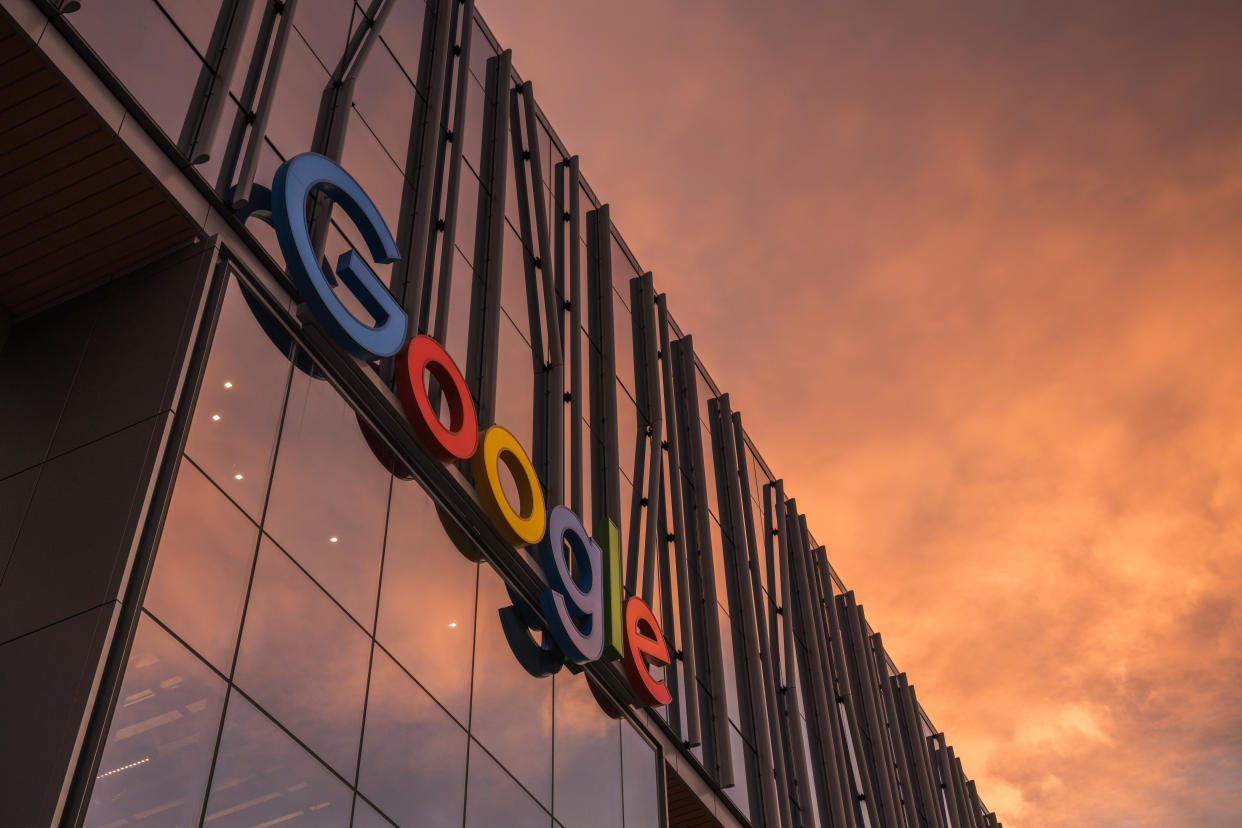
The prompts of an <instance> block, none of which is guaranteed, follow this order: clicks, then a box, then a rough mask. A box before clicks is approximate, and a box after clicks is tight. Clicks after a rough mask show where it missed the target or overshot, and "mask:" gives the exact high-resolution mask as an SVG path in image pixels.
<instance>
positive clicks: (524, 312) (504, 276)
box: [500, 225, 530, 341]
mask: <svg viewBox="0 0 1242 828" xmlns="http://www.w3.org/2000/svg"><path fill="white" fill-rule="evenodd" d="M504 240H505V241H504V250H503V251H502V253H503V255H504V260H503V261H502V262H501V282H500V306H501V307H502V308H504V310H505V313H507V314H509V318H510V319H512V320H513V324H515V325H517V329H518V330H519V331H521V332H522V337H523V338H524V339H526V340H527V341H529V340H530V311H529V310H528V309H527V307H526V265H525V264H524V263H523V260H524V257H525V255H526V254H525V248H524V247H522V240H521V239H520V238H518V234H517V231H516V230H514V229H513V228H512V227H510V226H508V225H505V232H504Z"/></svg>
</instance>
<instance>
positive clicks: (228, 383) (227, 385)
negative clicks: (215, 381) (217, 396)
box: [224, 380, 233, 388]
mask: <svg viewBox="0 0 1242 828" xmlns="http://www.w3.org/2000/svg"><path fill="white" fill-rule="evenodd" d="M224 387H225V388H232V387H233V383H231V382H228V381H227V380H226V381H225V383H224Z"/></svg>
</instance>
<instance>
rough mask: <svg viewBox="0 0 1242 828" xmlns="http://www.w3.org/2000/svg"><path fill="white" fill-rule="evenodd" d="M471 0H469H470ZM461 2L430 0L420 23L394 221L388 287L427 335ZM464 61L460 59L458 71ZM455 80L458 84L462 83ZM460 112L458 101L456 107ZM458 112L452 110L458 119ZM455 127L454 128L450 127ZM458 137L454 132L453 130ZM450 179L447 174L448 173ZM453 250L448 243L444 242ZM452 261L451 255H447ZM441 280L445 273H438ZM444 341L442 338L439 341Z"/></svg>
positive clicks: (455, 147)
mask: <svg viewBox="0 0 1242 828" xmlns="http://www.w3.org/2000/svg"><path fill="white" fill-rule="evenodd" d="M471 1H472V0H471ZM458 8H459V4H458V3H457V0H431V2H429V3H428V4H427V11H426V14H425V15H424V24H423V49H422V53H421V55H420V57H419V61H418V80H417V85H418V89H419V91H420V92H422V94H421V95H415V96H414V111H413V113H412V114H411V116H410V140H409V142H408V144H407V145H406V154H405V182H404V186H403V187H402V188H401V211H400V215H399V217H398V219H397V247H398V249H399V250H400V251H401V258H400V259H399V260H398V261H396V262H394V263H393V267H392V281H391V283H390V286H389V287H390V290H391V291H392V295H393V296H394V297H396V299H397V301H398V302H400V303H401V305H402V307H404V308H405V310H406V312H407V313H408V314H409V317H410V320H411V322H412V323H413V324H412V325H411V327H413V328H414V329H415V330H416V331H417V332H418V333H426V332H427V331H428V330H429V326H428V319H427V314H428V308H427V307H426V305H427V304H428V303H426V302H424V301H423V280H424V273H425V272H426V271H427V269H428V268H427V263H428V261H429V260H430V259H431V256H432V255H433V253H432V250H433V249H434V245H433V244H431V241H430V237H431V234H432V233H433V232H435V224H436V222H435V212H436V211H435V209H434V207H433V204H434V202H435V200H436V194H437V190H438V187H439V186H440V184H441V182H440V181H438V180H437V179H438V178H439V172H440V164H439V158H440V155H441V153H442V152H443V151H444V150H443V140H442V138H443V136H442V135H441V123H442V120H443V117H444V113H443V109H444V98H445V94H446V92H445V90H446V88H447V87H448V85H449V83H451V80H450V75H451V73H450V69H449V67H450V65H451V64H452V62H453V54H452V50H451V49H450V44H451V43H452V38H453V23H454V19H455V12H457V10H458ZM464 65H466V64H465V63H464V61H462V60H461V58H460V57H458V69H459V74H460V69H461V67H462V66H464ZM462 80H464V78H461V79H459V80H458V88H459V89H460V88H461V81H462ZM456 108H457V109H458V110H462V109H463V107H462V101H461V100H458V105H457V107H456ZM456 116H457V113H456V112H455V113H454V123H456ZM454 128H456V127H454ZM454 134H455V135H456V133H454ZM460 143H461V141H460V140H459V139H455V140H454V141H453V144H452V147H451V152H452V155H453V157H455V158H457V159H460V158H461V147H460ZM450 178H451V175H450ZM448 192H449V199H450V200H451V201H452V202H453V203H456V194H457V186H456V181H450V183H449V189H448ZM455 219H456V211H455V210H450V211H449V213H448V215H447V218H446V226H445V228H444V236H445V237H446V238H448V239H451V232H452V231H451V230H450V228H449V227H447V222H448V221H455ZM445 246H446V247H447V248H448V249H449V251H450V252H452V241H451V240H450V241H447V244H446V245H445ZM449 261H450V263H451V262H452V258H451V257H450V259H449ZM441 278H443V276H442V277H441ZM439 341H440V342H441V343H443V341H444V340H443V339H440V340H439Z"/></svg>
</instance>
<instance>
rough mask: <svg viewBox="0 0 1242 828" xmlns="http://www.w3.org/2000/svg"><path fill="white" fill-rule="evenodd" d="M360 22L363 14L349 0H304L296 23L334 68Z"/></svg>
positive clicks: (323, 59)
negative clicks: (354, 27) (353, 28)
mask: <svg viewBox="0 0 1242 828" xmlns="http://www.w3.org/2000/svg"><path fill="white" fill-rule="evenodd" d="M360 22H361V15H360V14H359V13H358V11H357V9H356V7H355V6H354V4H353V3H351V2H349V0H300V2H299V3H298V10H297V14H296V16H295V17H294V20H293V25H294V27H295V28H296V29H297V31H298V33H299V34H301V35H302V37H303V38H305V40H306V42H307V43H309V44H310V48H311V49H313V50H314V51H315V54H316V55H318V57H319V61H320V62H321V63H322V64H323V65H324V66H325V67H327V70H328V71H329V72H331V71H333V70H334V69H336V65H337V63H339V62H340V60H341V56H342V55H344V54H345V45H346V44H347V43H349V35H350V32H351V24H352V25H353V26H357V25H358V24H359V23H360ZM316 100H318V98H316Z"/></svg>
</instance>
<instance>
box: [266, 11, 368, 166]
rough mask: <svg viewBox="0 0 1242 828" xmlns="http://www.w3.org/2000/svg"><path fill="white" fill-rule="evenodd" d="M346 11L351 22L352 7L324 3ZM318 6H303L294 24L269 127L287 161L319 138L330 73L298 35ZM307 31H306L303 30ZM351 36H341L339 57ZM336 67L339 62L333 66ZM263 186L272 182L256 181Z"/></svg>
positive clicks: (344, 33) (271, 138) (271, 136)
mask: <svg viewBox="0 0 1242 828" xmlns="http://www.w3.org/2000/svg"><path fill="white" fill-rule="evenodd" d="M322 2H331V3H332V5H334V6H337V7H340V8H343V9H345V15H346V18H345V19H346V21H348V19H349V6H347V5H345V4H344V3H340V2H337V0H321V3H320V4H318V5H322ZM316 5H317V4H316V3H299V4H298V9H297V14H296V18H297V20H298V21H299V22H298V23H294V29H295V31H294V32H291V33H290V34H289V40H288V41H287V43H286V45H285V59H284V63H283V64H282V65H281V70H280V79H279V82H278V85H277V87H276V96H275V98H273V100H272V115H271V120H270V121H269V123H268V128H267V137H268V139H269V140H270V141H271V142H272V145H273V146H275V147H276V149H277V150H279V151H280V154H281V155H283V156H284V157H285V158H292V157H293V156H295V155H297V154H298V153H300V152H306V151H307V150H309V149H310V145H311V139H312V138H314V136H315V119H316V117H317V116H318V114H319V101H320V98H321V97H322V96H323V90H324V87H326V86H327V85H328V70H326V69H324V68H323V66H322V65H321V64H320V62H319V61H318V60H316V59H315V55H314V53H313V52H311V50H310V47H308V46H307V45H306V41H304V40H303V39H302V38H301V37H298V35H297V31H296V30H298V27H299V24H300V23H304V22H305V20H306V16H307V15H308V14H310V13H311V11H310V10H311V9H312V7H314V6H316ZM303 31H304V30H303ZM347 36H348V33H347V32H346V31H344V30H342V32H341V38H342V40H341V45H340V47H339V48H338V49H337V57H338V58H339V57H340V54H341V52H343V51H344V48H345V41H344V38H345V37H347ZM329 65H330V66H332V67H335V66H336V64H335V62H333V63H331V64H329ZM256 180H258V181H259V182H260V183H267V182H270V181H271V179H267V180H266V181H265V180H263V179H256Z"/></svg>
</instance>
